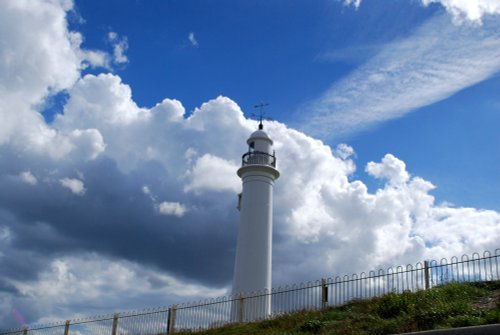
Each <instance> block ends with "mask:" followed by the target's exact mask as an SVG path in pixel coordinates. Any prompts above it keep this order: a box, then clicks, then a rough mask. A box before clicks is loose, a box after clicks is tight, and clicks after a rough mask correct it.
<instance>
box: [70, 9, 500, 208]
mask: <svg viewBox="0 0 500 335" xmlns="http://www.w3.org/2000/svg"><path fill="white" fill-rule="evenodd" d="M76 13H77V14H76V15H75V16H74V18H73V20H70V23H72V24H71V25H70V27H74V29H76V30H78V31H81V32H82V33H83V35H84V36H85V41H84V43H83V46H84V47H88V48H101V49H106V48H109V47H110V43H109V41H108V40H107V38H106V36H107V34H108V33H109V32H110V31H114V32H117V33H118V34H120V36H124V37H126V38H127V43H128V46H129V48H128V50H127V52H126V54H127V58H128V60H129V62H128V63H127V64H126V65H123V66H117V67H116V69H115V71H116V73H119V74H120V76H121V77H122V79H123V81H124V82H125V83H128V84H129V85H130V86H131V87H132V91H133V97H134V100H135V101H136V102H137V103H138V104H139V105H140V106H146V107H150V106H153V105H154V104H156V103H157V102H158V101H160V100H161V99H162V98H164V97H165V96H168V97H169V98H175V99H178V100H180V101H181V102H182V103H183V105H184V107H185V108H186V110H187V112H188V113H190V112H191V111H192V110H193V109H194V108H196V107H197V106H199V105H200V104H201V103H203V102H205V101H207V100H209V99H212V98H214V97H216V96H218V95H225V96H228V97H231V98H232V99H234V100H235V101H236V102H237V103H238V104H239V105H240V106H241V107H242V108H243V110H244V111H245V113H246V114H247V116H248V115H249V114H250V113H251V112H252V106H253V105H255V104H256V103H257V102H260V101H266V102H269V103H271V105H270V107H269V111H268V113H269V115H272V117H273V118H274V119H276V120H278V121H281V122H284V123H286V124H290V125H292V126H293V127H296V128H299V129H300V128H301V124H300V122H302V118H303V119H305V120H307V119H308V118H309V116H308V115H309V112H310V107H309V106H308V104H309V103H310V102H311V101H314V100H315V99H317V98H318V97H319V96H321V94H322V93H323V92H324V91H326V90H327V89H328V88H329V87H330V86H331V85H333V84H334V83H335V82H337V81H339V80H340V79H342V78H345V77H346V76H347V75H348V74H349V73H352V72H354V71H356V69H357V68H358V67H360V66H362V65H363V64H365V63H366V62H368V61H369V60H370V59H371V58H373V57H374V56H375V55H376V54H377V53H379V52H380V51H381V50H382V49H384V48H390V47H388V45H390V44H391V43H394V44H398V43H400V42H403V41H405V39H407V38H409V37H411V36H413V35H414V34H415V30H416V29H418V28H419V27H420V26H421V25H423V24H424V23H425V22H428V21H430V20H432V19H433V18H436V17H439V16H443V18H442V20H443V21H445V22H444V23H443V24H448V25H452V26H453V22H452V21H453V17H452V16H451V15H448V14H447V13H446V10H445V8H443V7H442V6H440V5H438V4H433V5H431V6H427V7H425V6H424V5H423V4H422V3H420V2H418V1H385V2H384V4H383V5H381V4H380V3H377V2H374V1H364V2H363V3H362V5H361V6H359V8H357V9H356V8H355V7H353V6H345V5H344V4H343V3H342V2H340V1H318V2H314V3H310V2H307V1H294V2H292V3H290V2H283V1H276V2H274V1H272V2H269V1H255V2H252V3H249V4H246V3H242V2H234V1H220V2H219V1H214V2H211V1H209V2H202V3H199V4H197V5H196V6H193V4H192V3H190V2H176V1H174V2H165V1H153V2H149V3H148V4H147V5H145V4H144V3H143V2H141V1H128V2H125V4H123V3H122V2H121V1H117V2H113V1H110V2H108V1H107V2H103V3H99V2H92V1H91V2H82V3H79V2H77V3H76ZM389 13H390V15H388V14H389ZM401 17H404V20H403V19H401ZM80 19H83V20H84V21H83V22H82V20H80ZM489 19H490V18H488V20H489ZM470 24H471V23H468V22H465V23H463V25H470ZM486 26H487V25H486V24H484V23H483V25H482V26H480V25H478V24H474V25H473V27H472V28H471V29H472V30H477V31H482V30H485V29H487V28H488V27H486ZM454 28H455V27H454ZM493 28H498V27H496V26H495V27H493ZM190 34H192V35H191V36H193V37H194V39H193V41H196V42H194V43H193V41H190V40H189V36H190ZM437 47H439V46H437ZM96 71H97V72H98V71H100V69H97V70H92V69H90V70H89V72H96ZM489 75H490V78H487V79H486V80H482V81H479V82H478V83H473V84H472V85H470V86H469V85H464V86H465V87H463V88H462V87H461V88H460V89H458V90H456V91H453V92H451V94H452V96H451V97H445V98H442V99H436V100H437V101H435V102H433V103H431V104H430V105H422V106H418V107H416V108H412V114H410V115H405V116H404V117H403V118H402V119H396V120H388V121H387V122H380V123H378V122H377V124H376V125H374V126H373V127H369V129H361V130H360V131H353V132H351V133H348V134H345V135H344V134H343V135H342V136H337V134H335V132H334V130H332V133H331V134H329V135H328V136H324V135H325V134H322V136H319V138H320V139H323V140H324V141H325V142H326V143H327V144H330V145H332V146H333V145H335V144H337V143H338V142H339V141H342V142H346V143H348V144H350V145H352V146H353V147H354V149H355V150H356V152H358V156H357V163H358V164H359V165H360V166H364V165H365V164H366V163H367V162H369V161H371V160H374V159H377V158H378V157H381V156H382V155H383V154H385V153H387V152H391V153H396V154H397V155H398V156H399V157H401V158H403V159H404V161H406V162H407V163H408V164H409V165H410V166H411V169H412V171H413V173H415V174H417V175H420V176H422V177H426V178H429V179H430V180H432V181H433V183H434V184H435V185H436V186H437V189H436V191H435V192H434V194H435V195H436V196H437V198H438V200H441V201H449V202H452V203H454V204H456V205H460V206H474V207H480V208H494V209H497V210H498V209H499V208H500V207H499V206H500V205H499V202H498V192H497V191H498V187H499V182H498V173H497V171H496V168H495V166H497V165H498V164H499V154H498V150H496V143H498V141H499V135H498V131H496V125H498V124H499V119H498V104H499V100H498V97H497V95H496V94H495V92H498V73H495V72H493V73H489ZM423 84H424V85H425V84H426V83H423ZM403 94H404V93H403ZM350 107H352V108H356V107H357V105H356V104H352V105H351V106H350ZM332 108H333V107H332ZM306 122H307V121H306ZM312 135H313V136H314V135H316V134H312ZM358 176H359V178H362V179H363V180H364V181H365V182H368V183H369V182H370V179H369V178H366V175H365V174H364V173H363V172H362V171H359V174H358Z"/></svg>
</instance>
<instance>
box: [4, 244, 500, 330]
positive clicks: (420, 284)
mask: <svg viewBox="0 0 500 335" xmlns="http://www.w3.org/2000/svg"><path fill="white" fill-rule="evenodd" d="M499 263H500V249H496V250H495V252H494V253H491V252H489V251H485V252H484V253H483V254H482V255H480V254H478V253H473V254H472V255H471V256H467V255H463V256H462V257H461V258H458V257H452V258H450V259H449V260H448V259H445V258H443V259H441V260H439V261H436V260H430V261H424V262H421V263H417V264H416V265H407V266H397V267H391V268H388V269H386V270H378V271H369V272H367V273H365V272H362V273H361V274H353V275H345V276H343V277H340V276H337V277H334V278H327V279H321V280H317V281H314V282H307V283H301V284H294V285H287V286H284V287H278V288H274V289H273V290H272V291H271V292H268V291H262V292H251V293H245V294H239V295H233V296H227V297H220V298H214V299H207V300H203V301H199V302H191V303H185V304H180V305H172V306H169V307H161V308H155V309H147V310H143V311H136V312H123V313H117V314H110V315H104V316H94V317H90V318H86V319H79V320H68V321H64V322H59V323H53V324H47V325H30V326H29V327H24V328H19V329H13V330H9V331H0V335H7V334H9V335H14V334H15V335H28V334H29V335H32V334H33V335H35V334H36V335H73V334H74V335H87V334H88V335H101V334H102V335H118V334H120V335H125V334H127V335H132V334H134V335H150V334H151V335H152V334H155V335H156V334H173V333H174V332H176V331H181V330H191V331H197V330H203V329H208V328H216V327H220V326H222V325H225V324H228V323H234V322H250V321H257V320H259V319H263V318H270V317H273V316H277V315H282V314H286V313H292V312H295V311H299V310H315V309H322V308H326V307H330V306H339V305H343V304H345V303H346V302H348V301H351V300H353V299H368V298H372V297H377V296H382V295H384V294H387V293H389V292H396V293H402V292H403V291H418V290H424V289H429V288H431V287H433V286H437V285H443V284H446V283H449V282H475V281H494V280H500V264H499ZM269 295H271V302H272V312H271V313H270V314H268V315H265V314H263V313H262V311H263V310H264V309H265V308H266V307H265V301H267V299H265V298H267V297H268V296H269Z"/></svg>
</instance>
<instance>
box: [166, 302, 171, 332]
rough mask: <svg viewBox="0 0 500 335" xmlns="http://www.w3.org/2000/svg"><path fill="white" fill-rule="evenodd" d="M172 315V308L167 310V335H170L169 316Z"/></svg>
mask: <svg viewBox="0 0 500 335" xmlns="http://www.w3.org/2000/svg"><path fill="white" fill-rule="evenodd" d="M171 314H172V307H169V308H168V312H167V335H168V334H170V315H171Z"/></svg>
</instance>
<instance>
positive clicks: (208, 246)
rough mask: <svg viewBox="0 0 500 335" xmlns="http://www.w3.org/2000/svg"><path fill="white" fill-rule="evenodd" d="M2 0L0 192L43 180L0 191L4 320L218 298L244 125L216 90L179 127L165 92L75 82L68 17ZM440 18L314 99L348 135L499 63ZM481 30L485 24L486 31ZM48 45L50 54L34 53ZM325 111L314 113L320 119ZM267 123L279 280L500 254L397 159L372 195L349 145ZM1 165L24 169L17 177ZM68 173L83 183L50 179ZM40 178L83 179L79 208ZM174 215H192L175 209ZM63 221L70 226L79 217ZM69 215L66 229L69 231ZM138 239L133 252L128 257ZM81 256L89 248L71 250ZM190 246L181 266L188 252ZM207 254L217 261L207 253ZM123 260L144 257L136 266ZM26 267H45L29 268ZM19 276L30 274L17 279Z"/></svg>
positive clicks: (486, 233) (101, 81)
mask: <svg viewBox="0 0 500 335" xmlns="http://www.w3.org/2000/svg"><path fill="white" fill-rule="evenodd" d="M6 3H7V2H6V1H4V2H1V4H2V5H4V4H6ZM8 4H9V5H10V6H5V5H4V7H7V9H6V10H5V11H4V10H2V11H0V18H1V20H0V28H2V29H0V36H1V38H2V40H5V41H7V42H8V43H6V44H5V45H6V46H7V47H6V48H0V70H2V69H3V71H0V73H1V74H2V75H1V76H0V98H2V104H1V105H0V112H1V116H2V124H1V125H0V127H1V128H0V129H1V130H2V131H1V132H0V143H1V144H2V145H1V146H0V150H1V153H2V155H0V161H1V163H2V164H0V179H1V181H2V185H9V182H10V181H11V180H13V181H14V182H16V183H19V178H21V179H23V180H24V181H26V182H28V183H30V182H33V178H35V177H34V176H37V177H36V178H37V180H41V181H42V180H43V181H49V182H40V183H39V184H38V186H37V187H36V188H32V187H24V188H19V190H17V189H16V190H14V189H8V188H7V187H5V188H4V187H2V188H0V200H1V203H0V204H1V208H0V217H1V219H2V220H1V222H2V225H3V226H5V227H6V228H2V229H1V230H0V238H2V239H3V240H9V239H17V240H18V243H13V244H12V245H10V244H9V243H1V244H0V248H2V249H1V254H2V255H3V256H1V257H0V260H1V261H2V262H4V261H6V259H7V260H8V261H10V263H7V265H8V266H1V267H0V269H1V270H0V271H1V272H0V275H1V276H2V280H5V282H7V283H9V284H12V285H14V287H15V289H17V290H19V292H20V293H21V294H20V295H19V296H18V295H16V294H13V293H9V292H10V291H8V292H7V291H6V292H2V293H0V295H1V296H2V299H0V300H1V301H2V303H0V309H1V311H2V313H0V318H3V319H0V320H1V321H2V322H3V320H5V317H4V316H3V315H9V313H10V311H11V310H12V306H11V305H13V304H14V303H17V302H20V301H22V302H24V304H25V306H31V305H34V306H36V308H37V310H36V311H34V312H32V314H31V320H36V319H38V318H40V316H41V314H42V312H43V314H44V316H48V317H53V318H58V319H60V318H65V319H67V318H71V316H72V315H74V311H75V310H77V309H78V308H81V306H82V305H81V304H85V305H86V306H96V307H95V308H96V313H100V312H101V311H103V310H105V311H106V312H109V311H110V310H116V309H122V308H127V307H129V306H137V305H134V304H136V303H134V301H137V300H138V299H141V301H142V303H143V305H141V306H139V307H146V306H147V307H150V306H155V305H160V304H161V305H164V304H169V303H171V302H172V301H183V300H187V299H195V298H196V299H198V298H203V297H207V296H214V295H222V294H225V293H226V292H227V290H226V288H225V287H224V286H225V285H226V284H227V283H228V282H229V281H230V275H227V278H222V277H216V276H215V277H209V276H210V275H213V273H216V274H217V273H219V272H221V271H222V270H224V271H225V270H227V268H228V267H230V265H228V264H231V262H232V261H233V259H232V257H231V252H232V251H231V250H234V243H235V238H236V235H234V234H233V233H234V232H235V226H236V222H237V220H238V216H237V211H236V209H235V205H236V203H235V202H236V197H235V194H236V193H237V192H238V191H239V190H240V189H241V180H240V179H239V178H238V177H237V176H236V170H237V169H238V167H239V165H240V161H239V159H240V157H241V155H242V154H243V153H244V152H246V150H247V145H246V139H247V137H248V136H249V135H250V133H251V132H252V131H253V130H255V129H256V123H255V121H251V120H248V119H246V118H245V117H244V116H243V112H242V110H241V109H240V107H239V106H238V105H237V104H236V102H234V101H232V100H231V99H229V98H227V97H217V98H215V99H213V100H210V101H208V102H206V103H204V104H202V106H201V107H200V108H196V109H195V110H194V111H193V113H192V114H191V115H190V116H189V117H185V110H184V107H183V106H182V104H181V102H179V101H177V100H173V99H164V100H163V101H162V102H160V103H159V104H157V105H156V106H154V107H153V108H143V107H139V106H137V104H136V103H135V101H134V100H133V99H132V92H131V88H130V87H129V86H128V85H127V84H125V83H123V82H122V80H121V78H120V77H119V76H117V75H112V74H99V75H86V76H84V77H83V78H80V77H79V75H80V74H79V71H80V69H81V67H82V64H81V62H82V59H81V57H80V56H79V53H78V52H77V51H78V50H76V51H75V50H74V49H73V48H75V46H74V44H71V35H70V34H69V33H68V31H67V28H66V22H65V19H64V17H65V12H64V8H66V7H64V8H63V7H61V6H60V5H59V6H57V2H43V1H39V2H30V3H29V4H31V6H29V5H28V3H27V2H20V1H12V2H9V3H8ZM23 6H24V7H23ZM65 6H70V4H69V3H66V4H65ZM47 22H52V24H51V25H47ZM443 22H444V21H441V20H438V21H433V22H431V23H429V24H427V25H426V26H425V27H423V28H421V30H420V31H419V32H417V33H416V34H415V35H414V36H413V37H411V38H410V39H409V40H407V41H402V42H400V43H395V44H393V45H392V47H393V50H392V51H391V50H389V49H387V50H385V51H383V52H382V53H381V54H380V55H379V56H378V57H377V58H376V59H375V60H373V61H371V62H369V63H368V64H366V66H365V67H363V68H362V69H361V70H359V72H355V73H353V74H352V75H350V76H349V78H347V79H346V80H344V81H343V82H342V83H339V84H338V86H336V87H334V88H333V89H332V91H330V92H329V93H327V94H326V95H325V97H323V99H322V100H321V101H320V102H319V106H320V107H321V106H323V107H325V108H326V107H331V102H334V103H335V104H336V105H340V108H341V109H340V110H337V111H336V112H335V113H333V115H334V119H335V122H336V123H337V122H338V123H339V124H340V125H341V127H340V128H339V129H340V130H341V131H345V130H346V129H351V128H349V127H354V128H356V129H358V128H359V127H363V126H365V125H366V124H372V123H376V122H380V121H382V120H385V119H388V118H391V117H395V116H397V115H402V114H403V113H404V111H407V110H409V109H411V108H414V107H416V106H421V105H422V104H424V103H430V102H432V101H435V100H436V99H439V98H442V97H444V96H446V95H449V94H452V93H453V92H455V91H456V90H457V89H460V88H462V87H466V86H467V85H470V84H471V83H474V82H477V81H479V80H481V79H484V78H486V77H488V76H489V75H490V74H491V73H493V72H494V71H495V69H498V67H499V66H500V63H499V62H500V61H498V57H495V56H496V55H497V51H498V48H499V46H500V39H499V37H498V36H497V35H495V33H491V34H490V35H488V33H487V32H484V33H483V35H481V36H479V38H478V36H477V34H476V33H477V31H476V30H473V28H471V27H461V28H456V27H455V28H454V27H449V26H447V25H443ZM14 23H19V24H14ZM488 24H490V23H488V22H487V21H486V20H485V22H484V23H483V27H484V26H487V25H488ZM11 26H12V27H11ZM3 28H5V29H3ZM438 29H439V30H440V32H442V34H443V36H444V37H443V38H441V37H436V38H435V40H430V39H429V36H430V32H432V31H436V30H438ZM455 29H458V30H455ZM474 29H475V28H474ZM31 31H34V33H33V34H34V35H33V36H32V35H31V34H30V32H31ZM10 34H12V36H14V37H11V36H10ZM15 36H18V37H19V38H15ZM447 39H454V40H453V41H448V40H447ZM474 39H477V41H475V42H471V41H472V40H474ZM43 41H49V42H50V43H51V44H52V46H53V47H50V48H49V47H46V46H45V47H44V45H43V43H44V42H43ZM31 44H33V45H31ZM40 50H41V51H40ZM12 55H18V56H16V57H13V56H12ZM396 56H397V57H396ZM443 59H444V60H443ZM10 64H11V65H12V67H11V66H10ZM32 64H35V65H32ZM367 78H368V81H367ZM61 89H65V90H67V92H68V94H69V100H68V102H67V104H66V105H65V107H64V114H63V115H61V116H58V117H57V118H56V119H55V121H54V122H53V123H52V124H47V123H46V122H45V120H44V119H43V118H42V117H41V116H40V114H38V112H37V111H36V110H35V109H33V108H32V105H36V104H38V103H40V102H41V101H43V99H44V98H45V97H46V96H47V95H48V94H51V92H55V91H57V90H61ZM373 106H378V107H377V108H378V109H376V110H373V109H372V108H373ZM342 108H344V109H342ZM325 110H326V112H327V113H325V114H324V115H323V114H321V113H320V114H317V115H316V121H318V120H320V121H321V124H323V123H326V124H327V125H328V127H331V124H328V122H330V121H331V120H332V119H330V114H329V112H328V109H325ZM11 111H17V113H13V112H11ZM347 111H355V113H353V114H351V113H348V112H347ZM321 117H323V119H321ZM4 120H6V121H5V122H4ZM265 129H266V131H268V133H269V134H270V136H271V137H272V138H273V139H274V141H275V149H276V154H277V160H278V168H279V170H280V172H281V177H280V179H279V180H277V182H276V184H275V193H274V195H275V198H274V233H275V236H276V237H277V238H276V240H275V245H274V247H275V248H274V255H273V257H274V283H275V284H285V283H286V284H288V283H290V282H298V281H303V280H309V279H318V278H321V277H323V276H325V275H326V276H334V275H341V274H345V273H353V272H359V271H367V270H369V269H372V268H374V267H378V266H381V265H394V264H401V263H413V262H415V261H420V260H422V259H428V258H433V259H436V258H440V257H448V256H451V255H460V254H462V253H465V252H470V251H480V250H483V249H494V248H496V247H498V245H497V243H498V242H497V241H498V240H499V238H500V213H498V212H496V211H492V210H480V209H475V208H461V207H459V208H455V207H453V206H451V205H448V204H436V203H435V199H434V197H433V196H432V194H431V192H432V189H433V188H434V186H433V184H432V183H431V182H430V181H426V180H424V179H423V178H420V177H418V176H412V175H411V174H410V173H409V172H408V171H407V168H406V164H405V163H404V162H403V161H402V160H400V159H398V158H397V157H395V156H394V155H391V154H388V155H386V156H384V157H383V158H382V160H381V162H370V163H369V164H368V165H367V166H366V171H367V172H368V173H369V174H370V175H371V176H373V177H375V178H378V179H380V180H381V186H380V187H379V189H377V190H375V191H374V192H370V191H369V190H368V188H367V186H366V185H365V184H364V183H363V182H361V181H359V180H356V179H355V176H356V175H355V172H356V165H355V161H354V157H355V153H354V149H353V148H352V147H350V146H348V145H345V144H344V145H339V146H338V147H337V148H336V149H335V151H334V152H335V154H334V153H332V149H331V148H330V147H329V146H328V145H325V144H324V143H323V142H321V141H319V140H317V139H314V138H312V137H310V136H307V135H306V134H304V133H302V132H299V131H297V130H294V129H291V128H289V127H287V126H286V125H284V124H282V123H279V122H268V123H266V125H265ZM328 129H330V128H328ZM12 153H22V155H17V154H16V155H14V154H12ZM4 154H5V155H4ZM4 157H8V158H4ZM12 157H13V158H12ZM9 158H12V159H11V160H9ZM12 171H15V172H14V173H15V174H17V173H18V172H19V171H24V172H26V174H25V175H22V174H20V175H18V176H14V178H12ZM186 171H187V172H186ZM75 174H76V175H77V176H78V179H76V178H67V177H66V178H62V177H63V176H67V175H75ZM83 174H85V185H84V183H83V181H82V180H83ZM32 177H33V178H32ZM51 180H58V182H59V184H60V185H61V186H62V187H64V188H67V189H69V190H70V191H71V192H73V193H74V194H77V195H83V194H85V192H86V188H85V186H87V187H88V188H89V189H91V190H92V193H93V196H92V197H86V198H84V199H82V200H85V201H78V202H75V201H72V202H70V203H68V202H65V201H66V200H67V198H71V199H70V200H74V199H73V198H72V197H67V196H66V195H67V192H61V187H53V186H54V184H53V183H51V182H50V181H51ZM127 183H129V184H127ZM24 189H29V190H28V191H26V190H24ZM35 191H36V192H35ZM141 191H142V192H141ZM23 192H24V193H23ZM210 192H213V194H210ZM156 199H175V200H178V202H166V201H162V202H159V201H160V200H156ZM151 202H152V203H153V205H152V206H151ZM79 203H82V204H79ZM68 204H70V205H68ZM117 204H118V205H117ZM79 205H80V206H84V207H78V206H79ZM54 208H57V209H58V211H57V213H54ZM229 208H233V210H234V211H233V212H230V211H229V210H228V209H229ZM187 209H189V211H190V212H189V214H190V215H185V214H186V213H187ZM155 210H158V211H160V212H162V211H163V212H164V214H169V215H173V216H177V217H175V218H171V217H169V216H167V217H161V219H162V220H165V221H167V220H172V219H174V220H178V221H179V222H181V223H182V224H180V225H168V224H166V225H156V223H158V221H155V220H156V219H157V217H158V215H155V214H156V213H155ZM26 213H29V215H26ZM75 213H78V214H80V215H81V216H82V217H83V219H81V220H77V219H78V218H79V217H78V218H77V217H75ZM191 214H192V215H191ZM129 216H131V217H132V218H129ZM61 217H62V219H61ZM69 218H73V219H74V220H72V224H71V225H68V224H67V221H66V220H68V219H69ZM121 220H123V221H124V222H123V229H119V230H118V231H119V235H113V234H105V233H103V234H99V236H96V235H95V231H99V232H110V231H111V232H115V233H116V232H117V228H116V222H119V223H121ZM94 221H95V222H94ZM82 222H84V223H83V224H82ZM157 226H161V227H157ZM173 226H180V227H182V231H177V230H174V229H172V227H173ZM479 226H480V227H481V229H478V227H479ZM96 227H98V230H94V229H97V228H96ZM165 227H166V228H165ZM167 228H168V229H171V230H166V229H167ZM161 229H165V230H161ZM5 232H7V233H5ZM40 232H41V233H40ZM89 232H90V234H89ZM39 233H40V234H39ZM117 234H118V233H117ZM89 236H91V238H89ZM117 237H119V238H117ZM152 239H156V240H155V241H156V242H160V245H161V246H162V248H165V253H162V255H161V256H162V257H157V255H158V250H157V248H154V250H153V249H148V248H147V244H148V243H142V242H143V241H148V242H150V241H151V240H152ZM117 240H119V242H120V244H119V245H116V241H117ZM178 240H179V241H181V243H177V244H175V242H177V241H178ZM68 241H70V242H69V243H68ZM137 241H140V243H142V244H140V247H137V248H134V249H131V247H130V245H133V246H136V245H134V243H137ZM43 243H45V244H43ZM171 244H175V248H183V247H184V248H185V249H183V250H182V251H183V252H184V253H182V255H183V257H182V259H179V258H178V257H177V256H176V257H173V256H172V257H171V255H174V254H176V252H177V253H180V252H179V251H178V250H177V249H169V248H170V245H171ZM182 244H183V245H182ZM39 245H42V246H43V247H40V248H38V246H39ZM68 245H69V247H68ZM124 245H125V246H126V248H124V247H123V246H124ZM19 246H22V249H19V248H20V247H19ZM89 246H90V247H91V248H92V250H95V252H96V254H95V255H90V256H89V255H86V254H83V253H82V252H81V250H89V249H87V247H89ZM172 248H173V247H172ZM124 249H125V250H124ZM40 250H44V253H43V254H41V253H40ZM68 250H70V251H68ZM130 250H133V252H131V251H130ZM151 250H153V251H151ZM214 250H217V252H218V253H217V252H215V251H214ZM189 251H191V252H192V254H191V257H192V258H187V257H186V255H185V253H186V252H189ZM212 252H214V253H212ZM69 253H71V256H69ZM139 253H142V254H141V255H139ZM64 254H66V256H61V255H64ZM109 254H113V255H114V257H115V258H113V259H111V258H110V256H109V257H108V255H109ZM131 254H132V255H131ZM193 255H195V256H193ZM213 255H217V257H213V258H214V259H211V258H210V257H211V256H213ZM131 257H133V258H134V259H135V258H136V257H137V258H138V259H141V260H142V261H144V260H145V261H144V264H143V265H138V264H137V263H135V262H131V261H130V260H128V259H130V258H131ZM141 257H142V258H141ZM169 257H170V258H169ZM189 259H191V260H192V262H191V263H190V262H189V261H188V260H189ZM200 259H202V260H203V261H205V262H208V261H211V262H213V263H211V270H213V271H211V272H212V273H207V272H210V271H200V270H199V269H200V267H202V266H203V262H200ZM30 261H40V262H42V264H38V265H39V266H38V267H32V266H31V263H28V262H30ZM25 263H27V264H28V265H25ZM19 264H22V265H23V266H22V267H20V268H18V267H16V266H17V265H19ZM2 265H4V263H2ZM212 265H213V267H212ZM26 269H28V270H29V271H30V274H31V276H30V277H27V276H19V273H23V272H24V271H28V270H26ZM11 271H12V272H11ZM16 271H19V272H16ZM181 278H182V279H181ZM207 278H209V279H207ZM214 278H215V279H214ZM186 280H187V281H189V280H193V281H196V282H197V284H193V283H189V282H188V283H186V282H185V281H186ZM209 281H210V284H206V282H209ZM211 287H217V288H216V289H213V288H211ZM220 287H223V288H222V289H221V288H220ZM61 292H64V294H61ZM81 292H85V296H84V297H83V301H82V294H81ZM124 293H126V294H124ZM4 297H6V298H5V299H3V298H4ZM160 300H161V302H160ZM4 301H7V303H4ZM144 304H146V305H144ZM53 306H58V308H57V309H56V308H54V307H53ZM123 306H125V307H123ZM41 311H42V312H41ZM92 311H93V310H92V309H89V310H87V311H86V314H87V313H90V314H94V313H92ZM31 320H30V322H31Z"/></svg>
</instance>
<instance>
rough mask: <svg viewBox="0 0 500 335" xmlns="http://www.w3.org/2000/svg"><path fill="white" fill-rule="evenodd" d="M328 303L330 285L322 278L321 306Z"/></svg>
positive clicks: (323, 306)
mask: <svg viewBox="0 0 500 335" xmlns="http://www.w3.org/2000/svg"><path fill="white" fill-rule="evenodd" d="M327 305H328V286H326V279H324V278H322V279H321V308H325V307H326V306H327Z"/></svg>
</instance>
